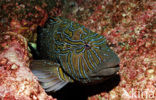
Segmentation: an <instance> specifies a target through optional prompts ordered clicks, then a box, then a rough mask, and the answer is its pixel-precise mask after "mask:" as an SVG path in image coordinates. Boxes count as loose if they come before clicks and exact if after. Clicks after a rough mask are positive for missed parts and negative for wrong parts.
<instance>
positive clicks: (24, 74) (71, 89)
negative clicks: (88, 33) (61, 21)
mask: <svg viewBox="0 0 156 100" xmlns="http://www.w3.org/2000/svg"><path fill="white" fill-rule="evenodd" d="M52 16H63V17H65V18H68V19H70V20H72V21H75V22H78V23H80V24H82V25H84V26H85V27H87V28H89V29H90V30H92V31H93V32H96V33H98V34H101V35H103V36H105V38H106V39H107V42H108V45H109V46H110V48H111V49H113V50H114V52H116V54H117V55H118V56H119V58H120V64H119V66H120V70H119V73H118V75H116V76H115V77H113V78H111V79H108V80H106V81H105V82H103V83H100V84H98V85H93V86H84V85H82V86H81V85H79V84H69V85H67V86H66V87H64V88H63V89H61V90H60V91H58V92H57V93H48V95H47V94H46V93H45V91H44V90H43V89H42V88H41V86H40V85H39V83H38V82H37V80H36V77H35V76H34V75H33V74H32V73H31V71H30V70H29V62H30V60H31V59H32V54H31V53H30V52H29V50H28V47H27V42H28V41H29V42H36V39H37V27H38V26H41V27H42V26H44V24H45V22H46V20H47V19H48V17H52ZM51 96H52V97H51ZM53 97H54V98H53ZM1 99H2V100H56V99H58V100H155V99H156V1H155V0H25V1H24V0H1V1H0V100H1Z"/></svg>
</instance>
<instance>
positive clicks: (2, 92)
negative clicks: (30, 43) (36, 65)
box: [0, 32, 56, 100]
mask: <svg viewBox="0 0 156 100" xmlns="http://www.w3.org/2000/svg"><path fill="white" fill-rule="evenodd" d="M0 100H56V99H53V98H52V97H51V96H48V95H47V94H46V93H45V92H44V90H43V89H42V88H41V86H40V85H39V83H38V81H37V78H36V77H35V76H34V75H33V74H32V73H31V71H30V69H29V53H28V49H27V41H26V39H25V38H24V37H23V36H21V35H19V34H16V33H14V32H6V33H1V34H0Z"/></svg>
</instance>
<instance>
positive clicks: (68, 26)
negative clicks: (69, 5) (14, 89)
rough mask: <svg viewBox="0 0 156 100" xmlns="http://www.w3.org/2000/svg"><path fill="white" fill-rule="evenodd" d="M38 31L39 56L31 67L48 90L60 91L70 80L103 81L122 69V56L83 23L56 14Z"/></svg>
mask: <svg viewBox="0 0 156 100" xmlns="http://www.w3.org/2000/svg"><path fill="white" fill-rule="evenodd" d="M37 33H38V34H37V35H38V36H37V52H38V55H39V59H36V60H33V61H32V62H31V64H30V68H31V70H32V72H33V73H34V75H36V76H37V77H38V80H39V82H40V83H41V85H42V87H43V88H44V89H45V90H46V91H53V92H55V91H58V90H60V89H61V88H62V87H64V86H65V85H66V84H67V83H69V82H81V83H84V84H88V83H96V82H99V81H103V80H105V79H107V78H108V77H110V76H112V75H115V74H116V73H117V72H118V70H119V66H117V65H118V64H119V58H118V56H117V55H116V54H115V53H114V52H113V50H111V49H110V48H109V47H108V45H107V42H106V38H105V37H104V36H102V35H100V34H98V33H95V32H92V31H91V30H89V29H88V28H86V27H85V26H83V25H80V24H79V23H76V22H73V21H71V20H68V19H65V18H62V17H52V18H49V19H48V20H47V22H46V23H45V26H44V27H38V29H37Z"/></svg>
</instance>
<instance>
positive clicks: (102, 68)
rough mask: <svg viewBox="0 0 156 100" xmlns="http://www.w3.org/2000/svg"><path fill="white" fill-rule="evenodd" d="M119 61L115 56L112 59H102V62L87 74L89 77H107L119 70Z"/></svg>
mask: <svg viewBox="0 0 156 100" xmlns="http://www.w3.org/2000/svg"><path fill="white" fill-rule="evenodd" d="M119 63H120V59H119V58H118V57H117V56H114V57H113V58H112V59H110V60H108V61H107V62H106V61H103V62H102V63H100V64H98V65H97V69H96V70H95V71H93V72H91V73H89V76H91V77H108V76H112V75H115V74H116V73H117V72H119V69H120V67H119Z"/></svg>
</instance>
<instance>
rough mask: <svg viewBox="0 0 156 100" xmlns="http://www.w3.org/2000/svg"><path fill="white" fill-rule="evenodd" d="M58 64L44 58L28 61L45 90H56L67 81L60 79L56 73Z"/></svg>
mask: <svg viewBox="0 0 156 100" xmlns="http://www.w3.org/2000/svg"><path fill="white" fill-rule="evenodd" d="M59 68H60V65H59V64H58V63H54V62H51V61H46V60H33V61H32V62H31V63H30V69H31V71H32V72H33V74H34V75H35V76H37V78H38V81H39V82H40V84H41V85H42V87H43V88H44V89H45V91H47V92H50V91H53V92H55V91H58V90H60V89H61V88H62V87H64V86H65V85H66V84H67V83H68V82H69V81H68V80H62V79H61V78H60V75H59V73H58V69H59Z"/></svg>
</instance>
